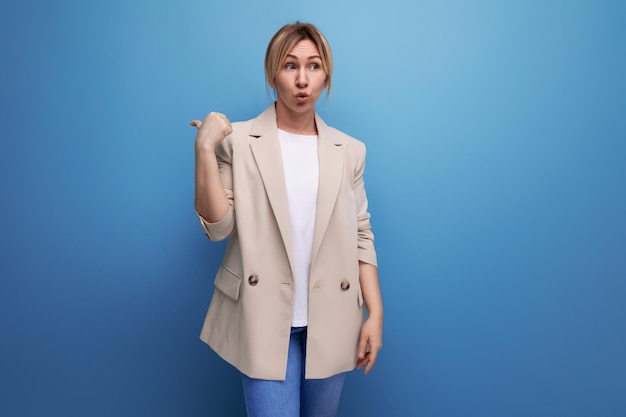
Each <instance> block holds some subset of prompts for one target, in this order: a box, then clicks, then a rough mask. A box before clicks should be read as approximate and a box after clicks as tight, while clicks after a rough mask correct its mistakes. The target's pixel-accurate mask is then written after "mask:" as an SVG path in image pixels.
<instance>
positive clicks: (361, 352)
mask: <svg viewBox="0 0 626 417" xmlns="http://www.w3.org/2000/svg"><path fill="white" fill-rule="evenodd" d="M357 352H358V353H357V356H358V358H359V359H363V358H365V355H366V353H367V336H366V335H361V338H360V340H359V348H358V350H357Z"/></svg>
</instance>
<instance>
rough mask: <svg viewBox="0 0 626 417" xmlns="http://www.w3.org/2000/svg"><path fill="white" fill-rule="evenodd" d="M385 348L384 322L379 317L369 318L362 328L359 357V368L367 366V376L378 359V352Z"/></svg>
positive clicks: (365, 370)
mask: <svg viewBox="0 0 626 417" xmlns="http://www.w3.org/2000/svg"><path fill="white" fill-rule="evenodd" d="M382 347H383V320H382V318H378V317H369V318H368V319H367V320H366V321H365V323H363V327H361V338H360V340H359V349H358V357H357V363H356V367H357V368H359V369H360V368H362V367H363V366H365V369H364V370H363V372H364V373H365V375H367V374H368V373H369V371H371V370H372V367H373V366H374V364H375V363H376V358H377V357H378V351H379V350H380V348H382Z"/></svg>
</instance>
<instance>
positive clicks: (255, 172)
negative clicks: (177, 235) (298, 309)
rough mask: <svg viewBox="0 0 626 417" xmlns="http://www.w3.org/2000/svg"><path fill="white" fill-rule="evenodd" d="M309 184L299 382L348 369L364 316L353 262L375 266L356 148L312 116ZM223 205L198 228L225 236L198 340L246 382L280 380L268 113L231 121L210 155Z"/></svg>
mask: <svg viewBox="0 0 626 417" xmlns="http://www.w3.org/2000/svg"><path fill="white" fill-rule="evenodd" d="M315 121H316V125H317V130H318V136H319V139H318V154H319V155H318V158H319V186H318V197H317V212H316V217H315V231H314V242H313V254H312V260H311V270H310V277H309V314H308V330H307V333H308V336H307V346H306V352H307V353H306V371H305V376H306V378H326V377H329V376H331V375H334V374H337V373H340V372H345V371H349V370H352V369H354V367H355V365H356V357H357V352H356V351H357V345H358V339H359V333H360V328H361V325H362V323H363V320H364V317H365V316H364V308H363V296H362V294H361V288H360V285H359V261H363V262H366V263H369V264H373V265H376V252H375V250H374V238H373V235H372V231H371V228H370V215H369V213H368V211H367V198H366V195H365V189H364V186H363V169H364V165H365V146H364V145H363V143H361V142H359V141H357V140H356V139H353V138H351V137H350V136H348V135H346V134H344V133H342V132H340V131H338V130H336V129H334V128H331V127H329V126H327V125H326V124H325V123H324V122H323V121H322V119H321V118H320V117H319V115H317V114H316V116H315ZM216 154H217V158H218V163H219V168H220V176H221V180H222V184H223V186H224V189H225V191H226V195H227V197H228V198H229V200H230V207H229V210H228V213H227V214H226V216H225V217H224V219H222V220H220V221H219V222H216V223H208V222H206V221H205V220H204V219H202V218H201V217H200V222H201V224H202V226H203V228H204V230H205V232H206V234H207V236H208V237H209V238H210V239H211V240H222V239H225V238H229V240H228V244H227V246H226V252H225V254H224V259H223V262H222V264H221V266H220V267H219V270H218V272H217V275H216V277H215V291H214V293H213V298H212V300H211V304H210V306H209V311H208V313H207V315H206V319H205V321H204V326H203V328H202V333H201V335H200V338H201V339H202V340H203V341H204V342H206V343H207V344H208V345H209V346H211V348H213V349H214V350H215V351H216V352H217V353H218V354H219V355H220V356H221V357H222V358H224V359H225V360H226V361H228V362H229V363H231V364H232V365H234V366H235V367H236V368H237V369H239V370H240V371H241V372H243V373H244V374H246V375H248V376H250V377H252V378H261V379H271V380H284V379H285V374H286V367H287V351H288V345H289V335H290V330H291V316H292V311H293V300H294V279H293V255H292V244H291V231H290V220H289V209H288V205H287V191H286V187H285V178H284V171H283V166H282V157H281V151H280V143H279V140H278V131H277V126H276V111H275V106H274V104H272V105H271V106H270V107H269V108H268V109H267V110H266V111H265V112H263V113H262V114H261V115H260V116H258V117H257V118H255V119H252V120H249V121H245V122H236V123H233V132H232V134H230V135H229V136H227V137H226V138H225V139H224V141H223V142H222V144H221V145H220V146H219V148H218V149H217V152H216Z"/></svg>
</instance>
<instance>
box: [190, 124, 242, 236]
mask: <svg viewBox="0 0 626 417" xmlns="http://www.w3.org/2000/svg"><path fill="white" fill-rule="evenodd" d="M215 156H216V157H217V164H218V166H219V171H220V179H221V181H222V187H224V192H225V193H226V197H227V198H228V211H227V212H226V215H225V216H224V218H223V219H221V220H219V221H217V222H214V223H210V222H208V221H206V220H205V219H204V218H203V217H202V216H201V215H200V214H199V213H198V212H196V214H197V215H198V219H199V220H200V224H201V225H202V228H203V229H204V233H206V235H207V237H208V238H209V239H211V240H215V241H219V240H224V239H226V238H227V237H229V236H230V235H231V234H232V233H233V231H234V230H235V223H236V222H235V202H234V194H233V165H232V160H233V146H232V135H231V136H227V137H226V138H225V139H224V140H223V141H222V143H220V145H219V146H218V147H217V148H216V149H215Z"/></svg>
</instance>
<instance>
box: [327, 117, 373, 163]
mask: <svg viewBox="0 0 626 417" xmlns="http://www.w3.org/2000/svg"><path fill="white" fill-rule="evenodd" d="M324 129H325V132H324V133H325V134H326V135H327V136H328V138H329V139H330V140H331V141H332V142H334V143H335V144H338V145H344V146H345V148H346V150H347V151H348V152H349V153H351V154H353V156H354V157H356V158H364V157H365V143H364V142H362V141H360V140H359V139H357V138H355V137H353V136H351V135H349V134H347V133H345V132H342V131H341V130H339V129H337V128H334V127H332V126H328V125H326V126H325V127H324Z"/></svg>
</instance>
